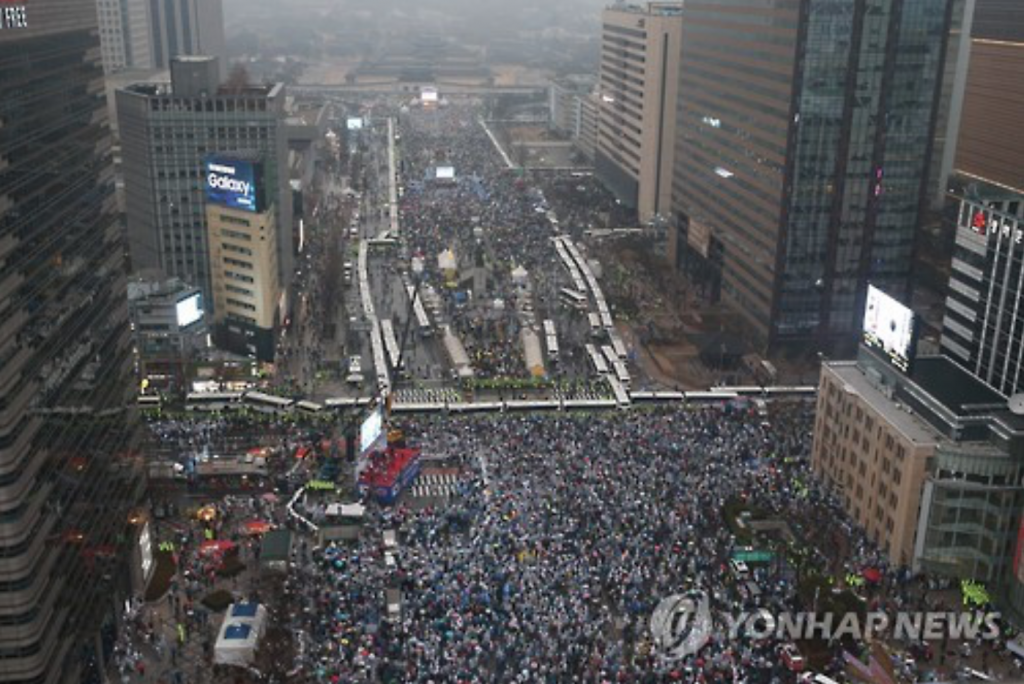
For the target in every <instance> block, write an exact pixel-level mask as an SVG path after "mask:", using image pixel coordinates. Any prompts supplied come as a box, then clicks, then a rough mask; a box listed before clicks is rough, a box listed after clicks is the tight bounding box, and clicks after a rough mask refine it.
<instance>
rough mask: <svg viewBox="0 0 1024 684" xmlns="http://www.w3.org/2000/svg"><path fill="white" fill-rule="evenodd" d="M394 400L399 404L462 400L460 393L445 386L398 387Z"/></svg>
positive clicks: (439, 402) (440, 402) (441, 402)
mask: <svg viewBox="0 0 1024 684" xmlns="http://www.w3.org/2000/svg"><path fill="white" fill-rule="evenodd" d="M395 401H396V402H398V403H400V404H443V403H445V402H448V403H456V402H460V401H462V394H461V393H460V392H459V391H458V390H456V389H451V388H447V387H438V388H415V389H400V390H397V391H396V392H395Z"/></svg>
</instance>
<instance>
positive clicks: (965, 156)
mask: <svg viewBox="0 0 1024 684" xmlns="http://www.w3.org/2000/svg"><path fill="white" fill-rule="evenodd" d="M977 2H978V4H977V7H976V8H975V16H974V23H973V25H972V28H971V30H972V39H971V48H970V62H969V66H968V68H967V82H966V88H965V90H964V96H963V114H962V118H961V121H960V136H959V139H958V142H957V150H956V163H955V166H954V171H955V173H956V174H957V176H958V181H959V182H958V183H957V185H959V186H961V187H962V186H964V185H969V184H976V185H977V186H978V187H979V188H980V190H981V195H982V196H985V197H987V196H990V195H992V194H993V193H997V194H1005V193H1012V194H1016V195H1024V170H1022V169H1021V164H1020V159H1021V157H1022V155H1024V135H1022V134H1021V131H1020V125H1019V122H1020V115H1021V110H1022V103H1021V101H1020V100H1019V99H1018V98H1016V97H1015V95H1014V94H1015V93H1017V92H1019V91H1020V88H1021V87H1024V6H1022V5H1021V4H1020V3H1007V4H1003V3H1000V2H998V1H996V0H977Z"/></svg>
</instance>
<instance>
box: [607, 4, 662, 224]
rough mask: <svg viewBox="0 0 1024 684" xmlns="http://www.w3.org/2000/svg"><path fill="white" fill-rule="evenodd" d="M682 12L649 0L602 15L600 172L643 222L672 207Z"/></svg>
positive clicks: (618, 7)
mask: <svg viewBox="0 0 1024 684" xmlns="http://www.w3.org/2000/svg"><path fill="white" fill-rule="evenodd" d="M681 12H682V3H680V2H649V3H647V4H646V5H642V6H635V5H624V4H616V5H613V6H612V7H609V8H607V9H605V10H604V13H603V14H602V15H601V21H602V31H601V68H600V76H599V79H598V95H599V101H598V116H597V149H596V152H595V155H594V172H595V173H596V174H597V176H598V178H600V179H601V181H602V182H603V183H604V184H605V185H606V186H607V187H608V188H609V189H610V190H611V191H612V192H613V193H615V196H616V198H617V199H618V200H619V201H620V202H622V203H623V204H625V205H626V206H628V207H631V208H634V209H636V212H637V216H638V218H639V219H640V220H641V221H648V220H649V219H651V218H652V217H654V216H656V215H665V216H667V215H668V213H669V211H670V208H671V192H672V166H673V163H672V154H673V145H672V141H673V140H674V139H675V133H676V109H675V107H676V89H677V87H678V81H679V71H678V70H679V39H680V34H681V29H682V18H681Z"/></svg>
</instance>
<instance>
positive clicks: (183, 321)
mask: <svg viewBox="0 0 1024 684" xmlns="http://www.w3.org/2000/svg"><path fill="white" fill-rule="evenodd" d="M174 308H175V313H176V314H177V318H178V327H179V328H186V327H188V326H190V325H192V324H193V323H195V322H196V321H198V320H199V319H200V318H202V317H203V301H202V295H201V294H200V293H198V292H196V293H195V294H194V295H192V296H190V297H186V298H185V299H180V300H178V302H177V303H176V304H175V307H174Z"/></svg>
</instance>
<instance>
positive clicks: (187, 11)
mask: <svg viewBox="0 0 1024 684" xmlns="http://www.w3.org/2000/svg"><path fill="white" fill-rule="evenodd" d="M147 1H148V2H149V13H150V21H151V22H152V29H153V38H152V43H153V66H154V67H156V68H158V69H169V68H170V66H171V60H172V59H174V58H175V57H178V56H182V55H185V56H189V55H212V56H214V57H219V58H220V66H219V69H220V76H221V78H223V77H224V76H225V74H226V73H227V66H228V54H227V47H226V44H225V42H224V5H223V3H222V2H221V0H147Z"/></svg>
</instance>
